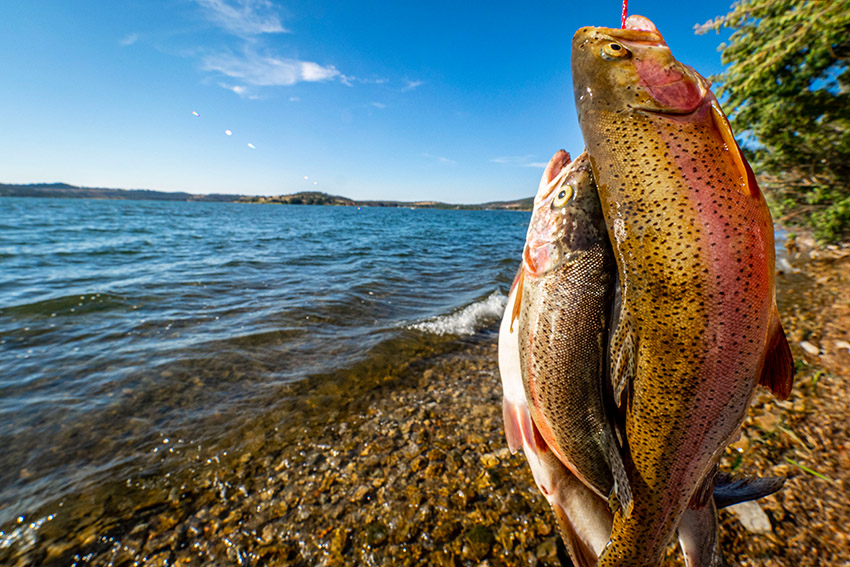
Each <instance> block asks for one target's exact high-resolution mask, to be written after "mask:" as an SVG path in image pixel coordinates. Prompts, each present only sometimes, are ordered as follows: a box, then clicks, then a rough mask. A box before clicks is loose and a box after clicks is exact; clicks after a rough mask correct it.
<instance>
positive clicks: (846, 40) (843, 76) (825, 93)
mask: <svg viewBox="0 0 850 567" xmlns="http://www.w3.org/2000/svg"><path fill="white" fill-rule="evenodd" d="M724 27H725V28H731V29H733V30H735V31H734V32H733V33H732V35H731V37H730V38H729V42H728V44H722V45H721V46H720V50H721V52H722V60H723V63H724V65H728V67H727V68H726V70H725V71H724V72H723V73H722V74H721V75H720V76H717V77H713V79H714V80H715V82H717V83H719V85H720V88H719V89H718V91H717V94H718V96H720V97H721V99H722V100H723V101H724V103H723V105H724V107H725V108H726V110H727V112H729V114H730V118H731V119H732V123H733V125H734V126H735V128H736V131H738V132H739V133H740V134H742V139H743V141H744V143H743V146H744V149H745V152H746V153H747V154H748V157H749V158H750V162H751V164H752V165H753V169H754V170H755V171H756V173H757V174H758V175H759V176H760V179H761V180H762V185H763V188H764V189H765V192H766V194H767V196H768V200H769V201H770V204H771V205H772V207H773V209H774V217H775V218H777V219H778V220H780V221H781V222H783V223H785V224H797V225H803V226H807V227H809V228H810V229H811V230H812V231H813V232H814V235H815V236H816V237H817V238H818V239H819V240H820V241H822V242H834V241H837V240H839V239H842V238H845V237H848V236H850V69H848V61H850V0H740V1H738V2H736V3H735V4H733V5H732V7H731V11H730V12H729V13H728V14H726V15H725V16H720V17H718V18H716V19H715V20H712V21H709V22H707V23H705V24H703V25H701V26H697V33H705V32H707V31H710V30H718V31H719V30H720V28H724Z"/></svg>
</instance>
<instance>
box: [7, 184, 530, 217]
mask: <svg viewBox="0 0 850 567" xmlns="http://www.w3.org/2000/svg"><path fill="white" fill-rule="evenodd" d="M0 197H49V198H63V199H120V200H141V201H215V202H228V203H264V204H277V205H331V206H341V207H405V208H415V209H464V210H484V209H505V210H516V211H530V210H531V205H532V201H533V198H531V197H529V198H526V199H517V200H515V201H493V202H490V203H483V204H481V205H455V204H451V203H441V202H439V201H373V200H367V201H355V200H354V199H349V198H348V197H340V196H339V195H329V194H327V193H321V192H318V191H303V192H300V193H292V194H289V195H276V196H270V197H254V196H245V195H229V194H220V193H212V194H209V195H193V194H192V193H184V192H170V191H152V190H150V189H107V188H102V187H77V186H75V185H68V184H67V183H32V184H28V185H15V184H4V183H0Z"/></svg>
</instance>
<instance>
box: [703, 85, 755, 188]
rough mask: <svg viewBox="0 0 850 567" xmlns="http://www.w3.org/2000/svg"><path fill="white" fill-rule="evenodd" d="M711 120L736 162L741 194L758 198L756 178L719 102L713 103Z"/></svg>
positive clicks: (713, 101) (714, 101)
mask: <svg viewBox="0 0 850 567" xmlns="http://www.w3.org/2000/svg"><path fill="white" fill-rule="evenodd" d="M711 118H712V121H713V122H714V126H715V128H717V130H718V131H719V132H720V137H721V138H722V139H723V143H724V144H726V148H727V149H728V150H729V152H730V153H731V154H732V161H733V162H735V167H736V168H737V169H738V173H739V174H740V175H741V182H742V185H741V193H743V194H744V195H747V196H750V197H758V196H759V195H760V194H761V190H760V189H759V186H758V183H757V182H756V177H755V175H754V174H753V170H752V168H751V167H750V164H749V163H747V158H745V157H744V154H743V152H741V147H740V146H738V142H737V141H736V140H735V134H734V133H733V132H732V126H731V125H730V124H729V119H728V118H726V114H725V113H724V112H723V110H722V109H721V108H720V104H719V103H718V102H717V100H712V101H711Z"/></svg>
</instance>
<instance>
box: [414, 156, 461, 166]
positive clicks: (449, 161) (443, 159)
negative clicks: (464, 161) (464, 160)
mask: <svg viewBox="0 0 850 567" xmlns="http://www.w3.org/2000/svg"><path fill="white" fill-rule="evenodd" d="M422 157H424V158H427V159H430V160H434V161H437V162H439V163H444V164H446V165H457V162H456V161H455V160H453V159H449V158H447V157H443V156H435V155H433V154H427V153H426V154H422Z"/></svg>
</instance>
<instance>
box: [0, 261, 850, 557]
mask: <svg viewBox="0 0 850 567" xmlns="http://www.w3.org/2000/svg"><path fill="white" fill-rule="evenodd" d="M788 260H789V262H790V265H791V267H792V270H791V271H788V270H787V269H786V271H785V272H784V273H783V274H782V275H779V276H778V277H777V287H778V296H779V304H780V312H781V315H782V321H783V324H784V325H785V331H786V334H787V336H788V339H789V342H790V343H791V348H792V351H793V354H794V357H795V360H796V361H797V376H796V379H795V387H794V390H793V392H792V394H791V397H790V398H789V400H788V401H786V402H782V401H778V400H776V399H775V398H773V397H772V396H771V395H770V394H769V393H768V392H767V391H765V390H762V389H760V390H758V391H757V393H756V396H755V400H754V403H753V407H752V408H751V409H750V411H749V414H748V417H747V419H746V421H745V423H744V428H743V436H742V438H741V440H740V441H738V442H736V443H734V444H733V446H732V447H730V448H729V449H727V451H726V455H725V456H724V459H723V461H722V462H721V470H725V471H729V470H731V469H733V468H734V469H736V470H735V472H736V473H739V474H762V475H775V476H784V477H786V478H787V479H788V480H787V482H786V485H785V488H783V489H782V490H781V491H780V492H779V493H777V494H775V495H772V496H769V497H767V498H765V499H763V500H760V501H759V503H758V507H759V508H760V509H761V510H762V511H763V512H764V514H765V515H766V517H767V518H768V520H769V523H770V528H769V530H768V531H767V532H766V533H751V532H749V531H747V529H746V528H744V526H743V525H742V523H741V521H740V519H739V516H738V515H737V514H736V513H735V512H733V511H729V510H724V511H721V515H720V518H721V523H722V528H721V538H722V546H723V549H724V553H725V555H726V558H727V560H728V561H729V562H730V563H731V564H739V565H748V566H749V565H753V566H755V565H759V566H765V567H767V566H789V567H790V566H792V565H793V566H794V567H797V566H801V567H805V566H809V565H811V566H814V565H836V566H837V565H843V564H845V563H846V562H847V561H850V538H848V536H847V535H846V534H843V533H841V526H842V525H844V524H845V523H846V522H847V520H848V518H850V502H848V497H847V491H846V489H847V488H848V487H850V428H848V423H847V419H846V399H848V396H850V371H848V368H850V348H843V347H839V346H837V345H840V341H850V336H848V335H850V331H848V329H850V255H847V254H845V253H844V252H842V251H840V250H837V251H836V250H820V249H812V248H808V247H804V249H803V250H802V251H797V252H795V251H794V250H792V251H791V253H790V254H789V258H788ZM794 270H801V271H799V272H796V271H794ZM804 341H805V342H806V343H808V344H810V345H813V347H814V348H816V349H818V354H810V353H808V352H806V351H804V350H803V348H808V347H801V343H803V342H804ZM461 342H462V343H463V344H462V346H460V347H459V348H458V349H454V350H451V351H449V352H446V353H443V354H439V355H436V356H433V357H424V358H421V359H417V360H414V361H412V362H410V363H409V364H407V365H405V366H404V368H403V370H402V371H401V372H400V374H399V375H397V376H390V377H387V379H385V380H382V379H377V380H376V383H377V384H378V385H377V386H376V387H375V388H374V389H372V390H370V391H369V392H368V393H361V397H360V398H358V399H356V400H352V401H351V404H350V405H348V406H347V407H344V408H340V409H339V410H338V411H333V412H326V411H325V408H323V407H322V404H323V400H322V398H321V397H316V398H314V399H313V400H312V401H311V402H310V403H311V404H312V406H313V407H312V408H308V410H306V411H307V414H309V415H311V416H315V419H316V421H312V420H306V421H304V422H303V423H302V424H300V425H299V426H298V427H297V431H288V432H286V435H284V434H283V433H281V432H279V431H276V429H277V425H276V423H275V422H274V421H275V416H274V413H272V414H270V415H268V416H265V417H263V418H261V419H259V420H257V422H256V423H253V424H252V425H251V427H250V428H246V430H245V431H244V432H240V433H241V434H243V435H244V441H243V442H242V443H241V445H240V448H239V450H238V451H231V453H230V454H215V455H210V454H209V453H201V452H198V455H196V456H195V459H194V463H195V464H194V465H193V466H192V467H189V468H188V469H187V470H186V471H185V472H184V473H185V474H182V475H176V476H175V477H174V478H159V477H151V478H137V479H134V480H133V482H132V483H128V485H127V486H123V483H115V485H112V486H108V487H96V488H92V489H91V490H90V491H89V492H88V493H86V494H81V495H78V496H76V497H75V500H76V503H75V504H74V505H73V506H71V502H70V499H66V500H67V501H68V506H67V507H60V508H58V509H57V510H56V515H55V517H54V518H53V519H52V520H45V521H44V522H43V523H41V524H40V525H39V526H38V527H37V528H36V529H31V530H26V529H21V530H20V532H19V535H18V537H17V538H13V537H12V535H13V533H14V531H13V530H7V534H6V535H5V536H4V537H5V538H6V539H5V540H3V541H2V542H3V543H5V542H9V544H8V545H4V546H0V562H2V563H4V564H9V565H15V566H16V567H17V566H19V567H23V566H29V565H44V566H53V565H56V566H58V565H69V564H72V563H76V564H77V565H115V566H123V565H128V566H129V565H134V564H135V563H138V564H142V565H158V566H161V565H199V566H200V565H209V564H217V565H222V564H234V565H238V564H243V565H244V564H250V565H296V566H297V565H328V566H335V565H361V564H371V565H436V566H459V565H464V566H465V565H489V566H498V565H505V566H507V565H541V566H548V565H554V566H557V565H560V564H561V558H560V557H559V554H560V555H563V550H562V546H561V544H560V541H559V536H558V534H557V528H556V526H555V522H554V518H553V517H552V515H551V512H550V511H549V510H548V507H547V506H546V504H545V501H544V499H543V497H542V496H541V495H540V494H539V493H538V492H537V489H536V488H535V487H534V484H533V482H532V478H531V474H530V471H529V470H528V467H527V465H526V463H525V460H524V458H523V457H522V456H521V454H517V455H510V453H509V451H508V449H507V444H506V442H505V439H504V433H503V429H502V416H501V385H500V381H499V376H498V371H497V364H496V336H495V333H494V332H493V330H492V329H489V330H487V331H485V332H483V333H480V334H479V335H478V336H477V338H475V339H474V340H465V341H461ZM305 415H306V414H305ZM292 439H295V441H294V442H293V441H292ZM237 453H238V454H237ZM63 508H64V509H63ZM72 510H73V511H74V512H73V514H72V513H71V511H72ZM42 519H43V518H42ZM30 521H31V520H30V519H27V520H26V522H25V523H24V524H28V523H29V522H30ZM39 521H41V520H39V519H36V520H35V522H39ZM23 527H24V528H25V527H26V525H24V526H23ZM13 529H14V528H13ZM668 556H669V558H668V561H667V562H666V563H665V565H676V566H679V565H682V562H681V559H680V558H679V556H678V550H677V549H676V548H675V547H674V546H671V547H670V552H669V554H668Z"/></svg>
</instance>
